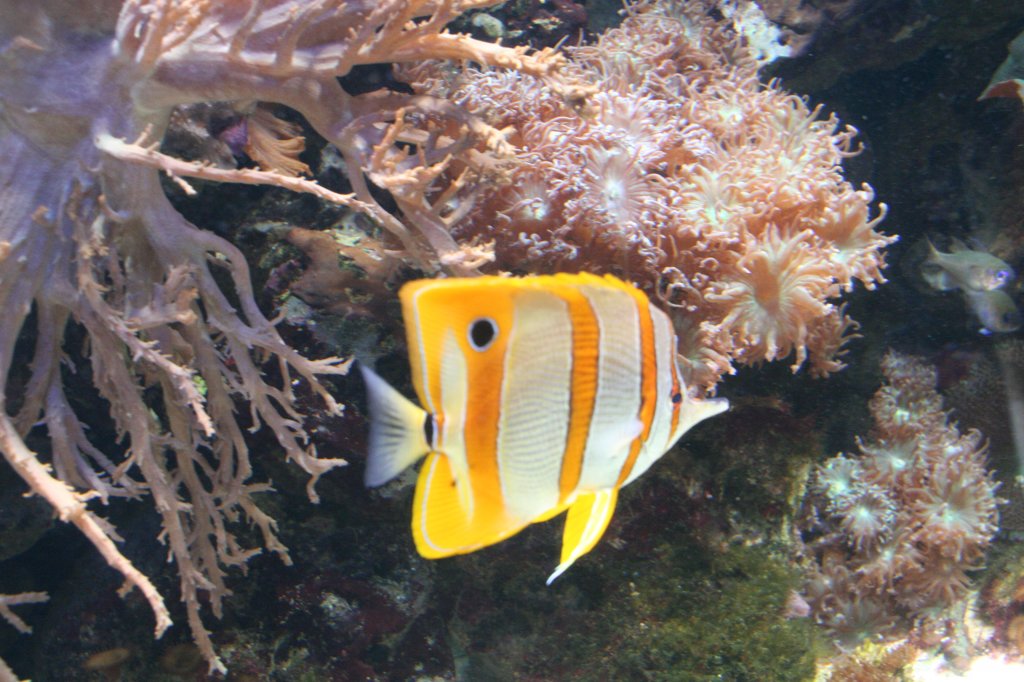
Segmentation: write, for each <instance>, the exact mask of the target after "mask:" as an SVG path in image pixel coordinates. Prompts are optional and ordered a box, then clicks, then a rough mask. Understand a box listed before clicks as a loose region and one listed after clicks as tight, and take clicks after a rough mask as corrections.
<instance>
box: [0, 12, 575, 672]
mask: <svg viewBox="0 0 1024 682" xmlns="http://www.w3.org/2000/svg"><path fill="white" fill-rule="evenodd" d="M487 4H490V3H489V2H488V1H487V0H378V1H376V2H346V1H341V0H333V1H331V0H305V1H300V0H295V1H290V0H223V1H213V0H173V1H172V0H127V1H126V2H124V3H123V5H122V4H121V3H119V2H105V3H87V6H86V5H82V6H81V7H80V6H79V4H78V3H61V2H46V1H44V2H22V1H20V0H3V1H2V2H0V16H2V17H3V19H2V20H0V159H2V164H0V311H2V313H3V316H4V321H3V325H2V326H0V377H2V378H3V384H4V388H5V392H4V394H2V395H0V408H2V409H0V450H2V452H3V455H4V457H5V458H6V460H7V462H8V463H9V464H10V465H11V466H12V467H13V468H14V469H15V470H16V471H17V472H18V474H19V475H20V476H21V477H22V479H24V481H25V483H26V484H27V485H28V487H29V489H30V490H31V491H32V492H33V493H36V494H38V495H40V496H41V497H43V498H45V499H46V500H47V501H48V502H49V503H50V504H51V505H52V507H53V508H54V510H55V511H56V513H57V515H58V516H59V518H60V519H62V520H64V521H67V522H70V523H73V524H74V525H75V526H77V527H78V529H80V530H81V532H82V533H84V534H85V535H86V537H88V539H89V540H90V541H91V542H92V543H93V544H94V545H95V546H96V548H97V549H98V550H99V551H100V552H101V553H102V554H103V556H104V557H105V558H106V560H107V561H108V562H109V563H110V565H111V566H113V567H114V568H115V569H117V570H118V571H120V572H121V574H122V575H123V576H124V578H125V587H126V588H127V589H130V588H137V589H139V590H140V591H141V592H142V594H143V595H145V598H146V599H147V600H148V601H149V604H150V606H151V607H152V610H153V613H154V614H155V617H156V634H157V636H159V635H160V634H161V633H163V632H164V630H165V629H166V628H167V627H168V626H169V625H170V616H169V612H168V609H167V608H166V606H165V604H164V601H163V598H162V596H161V595H160V594H159V593H158V592H157V590H156V588H155V587H154V585H153V584H152V583H151V582H150V580H149V579H148V578H147V577H146V576H145V575H143V574H142V573H140V572H139V571H138V570H136V568H135V567H134V566H133V565H132V563H131V562H130V561H129V560H128V559H127V558H126V557H125V556H124V555H123V554H122V553H121V552H120V550H119V549H118V546H117V544H116V542H117V540H118V536H117V533H116V532H115V530H114V529H113V528H112V527H111V526H110V525H109V524H107V523H106V522H105V521H104V519H103V517H102V516H100V515H99V514H98V513H97V512H96V505H97V503H104V502H106V501H107V500H108V499H109V498H111V497H129V498H138V497H143V496H150V497H151V498H152V504H153V505H154V506H155V508H156V510H157V511H158V512H159V514H160V515H161V517H162V522H163V532H162V534H161V537H160V540H161V541H162V542H164V543H165V544H166V545H167V548H168V552H169V555H170V558H171V559H172V560H173V561H174V563H175V564H176V565H177V568H178V572H179V575H180V588H181V597H182V599H183V601H184V603H185V607H186V612H187V617H188V623H189V627H190V629H191V631H192V634H193V636H194V638H195V641H196V643H197V644H198V646H199V648H200V650H201V651H202V653H203V655H204V656H205V657H206V659H207V661H208V662H209V664H210V667H211V669H212V670H223V669H224V666H223V665H222V663H221V662H220V661H219V659H218V658H217V656H216V654H215V652H214V648H213V645H212V642H211V640H210V637H209V634H208V632H207V631H206V629H205V627H204V625H203V622H202V620H201V613H200V605H201V603H203V602H206V603H208V604H209V606H210V609H211V610H212V611H213V613H214V614H215V615H219V614H220V613H221V607H222V603H221V602H222V597H223V596H224V595H226V594H227V593H228V588H227V586H226V583H225V571H226V569H227V568H230V567H233V566H241V565H243V564H244V563H245V561H246V560H247V559H248V558H249V557H251V556H252V555H253V554H254V553H256V552H258V551H260V550H259V549H258V548H250V547H244V546H242V545H241V544H240V543H239V542H237V541H236V540H235V538H234V537H233V535H232V532H231V525H232V523H233V522H240V521H243V520H244V521H246V522H248V523H251V524H253V525H254V526H255V527H256V528H258V529H259V531H261V532H262V539H263V546H264V548H265V549H268V550H271V551H273V552H275V553H277V554H278V555H280V557H281V558H282V559H283V560H284V561H286V562H287V561H289V557H288V552H287V549H286V548H285V547H284V545H283V544H282V543H281V542H280V541H279V540H278V538H277V537H276V535H275V523H274V521H273V519H271V518H270V517H268V516H267V515H266V514H265V513H263V512H262V511H261V510H260V508H259V507H258V506H257V504H256V503H255V501H254V497H253V496H254V494H255V493H258V492H261V491H264V490H266V488H267V486H266V485H264V484H260V483H255V482H252V481H251V480H250V476H251V466H250V453H249V450H248V448H247V445H246V441H245V438H244V434H243V425H242V424H241V423H240V422H239V420H238V419H237V418H236V416H235V412H236V407H237V406H239V405H241V406H243V407H244V408H246V409H247V410H248V412H249V422H250V423H251V426H252V428H257V427H259V426H260V425H262V426H264V427H267V428H268V429H269V430H270V431H271V432H273V434H274V435H275V436H276V438H277V441H278V442H279V443H280V446H281V447H282V448H283V450H284V451H285V452H286V453H287V456H288V458H289V459H290V460H292V461H294V462H295V463H296V464H298V465H299V466H301V467H302V468H303V469H304V470H305V471H306V472H308V473H309V475H310V481H309V488H308V491H309V496H310V498H311V499H312V500H314V501H315V500H316V493H315V491H314V489H313V485H314V484H315V482H316V480H317V479H318V478H319V477H320V476H321V475H323V474H324V473H325V472H327V471H329V470H331V469H332V468H334V467H337V466H339V465H341V464H343V461H342V460H340V459H325V458H320V457H318V456H317V455H316V453H315V452H314V450H313V448H312V447H311V445H310V443H309V438H308V434H307V433H306V431H305V430H304V427H303V417H304V415H303V413H302V410H301V409H300V407H299V405H298V404H297V403H296V399H295V395H294V393H293V386H294V385H295V384H298V383H302V384H304V385H305V386H306V387H307V388H308V389H309V390H310V391H312V392H313V393H314V394H315V395H318V396H319V397H320V398H321V399H322V402H323V406H324V409H326V410H328V411H338V410H339V409H340V408H339V406H338V405H337V404H336V403H335V401H334V399H333V398H332V397H331V395H330V394H329V393H328V391H327V390H326V389H325V387H324V385H323V384H322V383H321V382H320V380H319V379H318V376H320V375H324V374H335V373H344V372H345V371H346V369H347V364H346V363H344V362H341V361H339V360H338V359H334V358H327V359H323V360H310V359H307V358H305V357H303V356H302V355H300V354H299V353H297V352H296V351H295V350H294V349H292V348H290V347H289V346H288V345H287V344H286V343H285V342H284V341H283V340H282V338H281V336H280V335H279V334H278V332H277V331H276V330H275V327H274V324H273V322H272V321H271V320H268V319H267V318H266V317H265V316H264V313H263V312H261V310H260V309H259V308H258V307H257V305H256V302H255V299H254V294H253V291H252V286H251V284H250V278H249V272H248V266H247V264H246V262H245V259H244V258H243V255H242V254H241V252H240V251H239V250H238V249H237V248H236V247H235V246H234V245H232V244H231V243H230V242H228V241H226V240H225V239H223V238H221V237H219V236H216V235H214V234H213V233H211V232H207V231H204V230H202V229H200V228H198V227H197V226H195V225H193V224H191V223H189V222H188V221H187V220H185V219H184V218H183V217H182V216H181V215H180V214H179V213H178V212H177V211H176V210H175V209H174V208H173V207H172V205H171V204H170V203H169V202H168V200H167V198H166V197H165V195H164V191H163V189H162V188H161V183H160V174H161V173H166V174H168V175H170V176H171V177H172V179H174V180H175V181H176V182H177V183H178V185H179V186H180V187H182V188H183V189H185V190H186V191H189V190H191V186H190V185H189V184H188V178H193V177H195V178H202V179H205V180H209V181H219V182H240V183H251V184H268V185H275V186H278V187H284V188H288V189H292V190H295V191H298V192H307V193H311V194H314V195H316V196H319V197H321V198H323V199H325V200H328V201H333V202H336V203H339V204H343V205H346V206H349V207H352V208H354V209H357V210H361V211H364V212H366V213H368V214H369V215H370V216H371V217H372V218H374V219H375V220H376V221H377V222H378V223H379V224H380V225H382V226H383V227H384V228H385V229H387V230H389V231H390V232H391V233H392V234H393V235H394V236H395V237H396V238H397V239H398V240H399V241H400V242H401V244H402V245H403V246H404V248H405V250H406V251H407V253H408V254H409V255H410V257H411V258H414V259H418V260H419V261H420V262H421V264H423V265H424V267H431V266H432V265H433V264H434V263H436V259H440V260H441V261H442V262H444V263H445V264H446V265H447V266H448V268H449V269H450V270H452V271H454V272H459V271H461V270H465V269H466V267H467V266H465V265H464V264H463V261H462V254H463V251H462V250H460V248H459V247H458V246H457V245H456V244H455V241H454V240H453V239H452V237H451V236H450V235H449V233H448V231H447V228H446V226H445V224H444V220H443V216H440V215H439V214H438V213H437V211H436V210H435V206H434V205H432V204H431V202H430V199H429V198H428V197H427V196H426V193H425V192H424V189H423V188H424V186H425V184H426V183H429V182H430V180H431V179H432V178H434V177H436V176H438V175H439V174H442V173H444V172H446V169H447V168H448V166H449V164H451V163H452V162H453V160H459V162H460V168H461V169H462V172H463V173H464V174H471V173H481V174H482V173H485V172H487V171H488V168H489V167H490V166H491V165H493V164H494V159H495V158H498V157H500V155H501V153H502V151H503V150H502V148H503V146H504V145H505V143H504V141H503V139H502V138H501V135H500V134H498V132H497V131H496V130H494V129H493V128H491V127H490V126H487V125H485V124H483V123H482V122H480V121H478V120H477V119H476V118H474V117H473V116H471V115H469V114H468V113H467V112H466V111H465V110H464V109H462V108H460V107H459V106H457V105H455V104H453V103H452V102H450V101H445V100H442V99H438V98H433V97H429V96H419V95H410V94H403V93H398V92H390V91H382V92H376V93H367V94H363V95H350V94H348V93H346V92H345V91H344V90H343V89H342V87H341V86H340V85H339V83H338V77H339V76H343V75H345V74H346V73H348V72H349V71H350V70H351V69H352V68H353V67H355V66H357V65H361V64H372V63H376V62H408V61H417V60H422V59H426V58H435V59H452V60H460V59H466V60H470V59H471V60H474V61H475V62H477V63H480V64H487V65H496V66H502V67H509V68H513V69H521V70H523V71H525V72H529V73H531V74H533V75H535V76H537V77H538V78H542V79H543V78H549V77H550V76H551V74H553V73H554V70H556V69H557V68H558V67H559V66H560V64H561V58H560V57H558V56H557V55H555V54H554V53H552V52H548V51H543V52H539V53H536V54H533V55H529V54H526V52H525V51H523V50H519V49H508V48H503V47H500V46H497V45H493V44H488V43H482V42H478V41H474V40H471V39H468V38H466V37H464V36H459V35H451V34H448V33H445V32H443V30H442V29H443V27H444V25H445V24H446V23H448V22H449V21H450V20H451V19H452V18H454V17H455V16H457V15H458V14H459V13H461V12H463V11H465V10H467V9H470V8H474V7H478V6H484V5H487ZM225 101H226V102H231V103H234V104H235V105H237V106H238V108H239V109H240V110H247V111H249V112H250V113H249V115H250V116H252V117H253V118H252V119H251V120H250V123H251V125H252V126H257V127H259V128H260V130H261V131H262V138H261V140H260V142H261V145H262V146H261V149H262V152H261V153H260V154H253V156H254V158H256V160H257V161H259V162H260V163H261V164H262V166H261V167H260V168H258V169H244V170H243V169H235V168H220V167H215V166H212V165H209V164H206V163H203V162H197V161H187V160H183V159H180V158H175V157H173V156H170V155H168V154H165V153H162V152H161V151H160V150H159V146H158V145H159V142H160V140H161V138H162V136H163V134H164V132H165V130H166V129H167V126H168V121H169V119H170V117H171V115H172V112H173V111H174V110H175V107H179V106H185V105H193V104H197V103H203V102H225ZM253 103H276V104H283V105H287V106H289V107H291V108H292V109H294V110H295V111H297V112H299V113H301V114H302V115H303V116H304V117H305V119H306V121H307V122H308V123H309V125H310V126H312V127H313V128H314V129H316V130H317V131H318V132H319V133H320V134H321V135H323V137H324V138H326V139H327V140H328V141H330V142H332V143H333V144H335V145H336V146H337V147H338V149H339V150H340V151H341V153H342V155H343V156H344V159H345V161H346V163H347V167H348V174H349V179H350V181H351V184H352V187H353V193H352V194H339V193H336V192H331V191H329V190H327V189H325V188H323V187H321V186H319V185H318V184H316V183H315V182H313V181H311V180H309V179H306V178H303V177H301V176H300V174H301V173H302V171H303V170H304V168H305V166H304V165H303V164H302V163H301V162H300V161H298V159H297V154H298V152H299V151H300V150H301V148H302V144H301V143H300V142H298V141H296V140H295V139H294V135H293V132H294V131H292V130H291V129H290V128H289V127H288V126H285V125H277V124H275V123H274V121H272V120H269V119H268V118H267V115H268V114H267V112H266V111H265V110H263V109H261V108H260V107H257V106H253ZM271 118H272V117H271ZM252 141H253V140H250V142H252ZM267 145H269V146H270V147H271V148H275V147H276V150H275V151H276V154H275V153H272V152H271V151H268V150H267V149H266V147H267ZM413 148H414V149H415V151H413ZM492 157H493V158H492ZM367 178H369V180H368V179H367ZM371 182H372V183H374V184H376V185H378V186H380V187H384V188H385V189H387V190H388V191H389V192H390V193H391V195H392V196H393V197H394V199H395V201H396V203H397V205H398V207H399V209H400V210H401V212H402V213H403V214H404V217H405V220H404V221H402V220H400V219H399V218H398V217H396V216H395V215H394V214H392V213H390V212H388V211H385V210H384V209H383V208H382V207H381V206H380V205H379V204H378V203H377V202H376V200H375V199H374V197H373V195H372V194H371V193H370V189H369V188H370V183H371ZM446 198H447V197H442V199H446ZM70 325H76V326H77V327H79V328H80V329H81V330H82V331H83V333H84V335H85V337H86V338H87V340H88V343H87V348H88V361H89V364H90V369H91V376H92V379H93V381H94V383H95V386H96V388H97V389H98V391H99V393H100V395H102V397H103V398H104V399H105V400H106V401H107V403H109V406H110V414H111V417H112V419H113V422H114V424H115V426H116V429H117V431H118V433H119V434H120V436H121V443H122V445H123V447H121V448H120V449H116V450H114V451H112V450H111V448H110V447H108V446H106V445H101V444H100V443H97V442H94V441H93V440H92V439H91V438H90V435H89V431H88V430H87V424H84V423H83V422H82V421H81V419H80V416H79V415H78V414H76V412H75V410H74V409H73V407H72V403H71V401H70V400H69V397H68V395H67V394H66V392H65V389H64V387H63V384H62V380H61V365H62V362H63V361H64V360H65V353H64V350H63V349H62V339H63V338H64V335H65V331H66V329H67V328H68V327H69V326H70ZM19 338H21V339H31V340H34V344H35V347H34V352H33V354H32V360H31V366H30V370H29V371H28V374H27V377H28V378H27V382H26V383H25V384H24V388H23V391H22V390H18V389H16V387H14V386H11V385H10V383H9V377H10V375H11V369H12V362H14V358H15V356H14V353H15V344H16V342H17V341H18V340H19ZM267 362H271V363H273V364H275V365H276V376H277V378H276V379H274V380H270V379H268V378H267V376H266V375H265V374H264V373H263V371H262V368H263V367H264V365H265V363H267ZM15 393H17V394H15ZM154 395H158V396H159V399H157V400H153V399H152V396H154ZM246 425H249V424H246ZM33 430H35V431H37V432H38V433H40V434H43V435H45V436H48V443H49V445H48V448H47V449H48V452H33V451H32V450H31V449H29V447H28V446H27V445H26V440H25V439H26V435H27V434H29V432H30V431H33ZM11 599H12V600H13V601H12V602H11V603H18V601H17V598H16V597H12V598H11ZM5 613H7V614H9V613H10V611H5ZM12 615H13V614H12ZM9 672H10V671H9V670H7V669H6V666H3V668H2V669H0V673H9ZM0 676H2V675H0ZM7 677H8V678H10V677H12V675H9V674H8V675H7Z"/></svg>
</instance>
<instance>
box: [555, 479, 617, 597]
mask: <svg viewBox="0 0 1024 682" xmlns="http://www.w3.org/2000/svg"><path fill="white" fill-rule="evenodd" d="M618 497H619V491H618V489H617V488H607V489H604V490H598V491H595V492H587V493H580V494H579V495H578V496H577V497H576V500H575V501H574V502H573V503H572V506H571V507H569V513H568V514H567V515H566V517H565V530H564V531H563V533H562V558H561V563H559V564H558V568H556V569H555V572H554V573H552V574H551V575H550V576H549V577H548V581H547V584H548V585H550V584H551V583H552V582H554V580H555V578H557V577H558V576H560V575H562V574H563V573H565V571H566V569H568V568H569V567H570V566H572V564H573V562H575V561H576V560H577V559H579V558H580V557H581V556H583V555H584V554H586V553H587V552H589V551H590V550H592V549H593V548H594V545H596V544H597V541H598V540H600V539H601V536H602V535H604V531H605V529H606V528H607V527H608V522H609V521H611V520H612V514H614V513H615V502H616V500H617V499H618Z"/></svg>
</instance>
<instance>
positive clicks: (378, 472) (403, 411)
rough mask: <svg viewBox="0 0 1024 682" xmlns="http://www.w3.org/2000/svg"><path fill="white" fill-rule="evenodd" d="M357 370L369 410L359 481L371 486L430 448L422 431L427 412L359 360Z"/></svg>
mask: <svg viewBox="0 0 1024 682" xmlns="http://www.w3.org/2000/svg"><path fill="white" fill-rule="evenodd" d="M359 370H360V372H362V375H363V382H364V383H365V384H366V402H367V406H368V407H369V410H370V438H369V447H368V454H367V457H366V472H365V474H364V475H363V481H364V483H365V484H366V485H367V486H368V487H370V488H373V487H376V486H379V485H384V484H385V483H387V482H388V481H390V480H391V479H393V478H394V477H395V476H397V475H398V474H400V473H402V471H404V470H405V469H406V468H407V467H410V466H412V465H413V464H415V463H416V461H417V460H418V459H419V458H420V457H422V456H423V455H425V454H427V452H428V451H429V450H430V445H429V444H428V443H427V438H426V434H425V432H424V422H425V420H426V419H427V413H426V411H425V410H423V409H421V408H419V407H417V406H416V405H414V404H413V403H412V401H410V400H409V399H408V398H406V397H405V396H403V395H402V394H401V393H399V392H398V391H396V390H395V389H394V388H392V387H391V385H390V384H388V382H386V381H384V380H383V379H381V378H380V377H379V376H378V375H377V373H376V372H374V371H373V370H372V369H370V368H369V367H367V366H366V365H364V364H363V363H359Z"/></svg>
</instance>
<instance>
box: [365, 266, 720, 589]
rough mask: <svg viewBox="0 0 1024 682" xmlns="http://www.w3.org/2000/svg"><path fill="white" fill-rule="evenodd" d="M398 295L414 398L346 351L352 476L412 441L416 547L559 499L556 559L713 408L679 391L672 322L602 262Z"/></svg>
mask: <svg viewBox="0 0 1024 682" xmlns="http://www.w3.org/2000/svg"><path fill="white" fill-rule="evenodd" d="M399 297H400V298H401V301H402V311H403V315H404V317H405V328H406V335H407V337H408V342H409V357H410V363H411V365H412V378H413V384H414V385H415V387H416V393H417V395H418V396H419V400H420V404H421V405H422V406H423V407H422V408H421V407H418V406H416V405H414V404H413V403H412V402H410V401H409V400H407V399H406V398H405V397H403V396H402V395H401V394H400V393H398V391H396V390H395V389H394V388H392V387H391V386H389V385H388V384H387V383H386V382H385V381H384V380H383V379H381V378H380V377H379V376H377V375H376V374H374V373H373V372H372V371H371V370H370V369H368V368H367V367H365V366H362V365H361V369H362V372H363V376H364V378H365V380H366V386H367V394H368V402H369V409H370V439H369V455H368V458H367V466H366V479H365V480H366V485H367V486H379V485H383V484H384V483H386V482H387V481H389V480H391V479H392V478H394V477H395V476H397V475H398V474H399V473H400V472H401V471H402V470H404V469H405V468H406V467H408V466H410V465H412V464H414V463H415V462H416V461H417V460H418V459H420V457H422V456H424V455H427V460H426V463H425V464H424V465H423V468H422V469H421V470H420V474H419V479H418V481H417V483H416V495H415V501H414V507H413V517H412V532H413V537H414V538H415V541H416V548H417V550H419V553H420V554H422V555H423V556H424V557H426V558H430V559H436V558H441V557H447V556H451V555H454V554H464V553H467V552H472V551H474V550H477V549H479V548H481V547H486V546H487V545H491V544H494V543H496V542H499V541H501V540H504V539H505V538H507V537H509V536H510V535H513V534H515V533H517V532H519V531H520V530H522V529H523V528H524V527H525V526H527V525H529V524H531V523H535V522H538V521H545V520H547V519H550V518H551V517H553V516H555V515H556V514H558V513H560V512H562V511H564V510H566V509H568V510H569V514H568V516H567V518H566V522H565V530H564V535H563V540H562V556H561V562H560V563H559V565H558V567H557V568H556V569H555V572H554V573H552V575H551V577H550V578H548V584H550V583H551V581H552V580H554V579H555V578H557V577H558V576H559V575H561V573H562V572H564V571H565V570H566V569H567V568H568V567H569V566H570V565H572V563H573V562H574V561H576V560H577V559H578V558H580V557H581V556H583V555H584V554H586V553H587V552H589V551H590V550H591V549H592V548H593V547H594V545H596V544H597V541H598V540H600V538H601V535H603V534H604V531H605V528H606V527H607V526H608V522H609V521H610V520H611V517H612V513H613V512H614V510H615V502H616V499H617V496H618V490H619V488H621V487H622V486H624V485H626V484H627V483H629V482H631V481H633V480H634V479H635V478H636V477H637V476H639V475H640V474H642V473H643V472H644V471H646V470H647V468H648V467H650V466H651V464H653V463H654V462H655V460H657V459H658V458H659V457H661V456H662V455H663V454H665V451H666V450H668V449H669V448H670V447H672V445H673V444H674V443H675V442H676V441H677V440H678V439H679V437H680V436H682V435H683V433H685V432H686V431H687V430H688V429H689V428H690V427H692V426H693V425H694V424H696V423H697V422H699V421H701V420H702V419H705V418H707V417H710V416H713V415H716V414H718V413H720V412H722V411H723V410H725V409H726V408H727V407H728V403H727V402H726V401H725V400H722V399H717V400H695V399H692V398H690V397H689V396H688V395H687V391H686V387H685V386H684V385H683V380H682V378H681V376H680V374H679V368H678V366H677V364H676V338H675V334H674V332H673V330H672V323H671V322H670V321H669V319H668V317H667V316H666V315H665V313H663V312H662V311H660V310H658V309H657V308H655V307H654V306H652V305H651V304H650V302H649V301H648V300H647V297H646V296H645V295H644V294H643V293H642V292H640V291H639V290H638V289H636V288H635V287H633V286H630V285H628V284H626V283H624V282H622V281H621V280H618V279H616V278H614V277H611V276H605V277H597V276H594V275H588V274H581V275H566V274H560V275H553V276H539V277H526V278H521V279H515V278H505V277H475V278H469V279H440V280H421V281H417V282H411V283H409V284H407V285H405V286H404V287H403V288H402V290H401V292H400V294H399Z"/></svg>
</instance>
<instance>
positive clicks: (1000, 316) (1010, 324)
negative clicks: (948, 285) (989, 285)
mask: <svg viewBox="0 0 1024 682" xmlns="http://www.w3.org/2000/svg"><path fill="white" fill-rule="evenodd" d="M964 296H965V297H966V298H967V307H969V308H970V309H971V312H972V313H974V316H975V317H977V318H978V321H979V322H981V324H982V326H983V327H984V328H983V329H982V333H992V332H999V333H1006V332H1013V331H1017V330H1018V329H1020V326H1021V315H1020V311H1019V310H1018V309H1017V305H1016V304H1015V303H1014V302H1013V298H1011V297H1010V295H1009V294H1008V293H1006V292H1005V291H1003V290H1002V289H992V290H990V291H968V290H964Z"/></svg>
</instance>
